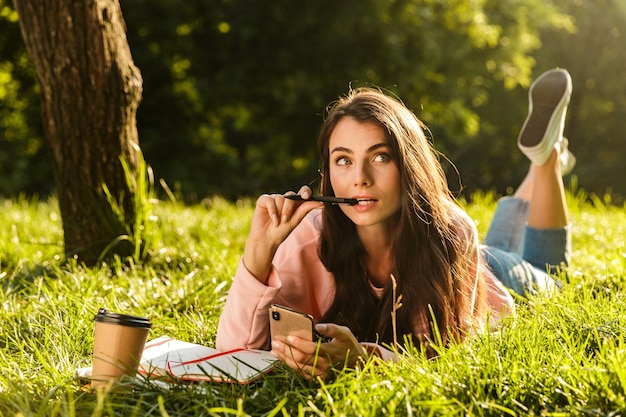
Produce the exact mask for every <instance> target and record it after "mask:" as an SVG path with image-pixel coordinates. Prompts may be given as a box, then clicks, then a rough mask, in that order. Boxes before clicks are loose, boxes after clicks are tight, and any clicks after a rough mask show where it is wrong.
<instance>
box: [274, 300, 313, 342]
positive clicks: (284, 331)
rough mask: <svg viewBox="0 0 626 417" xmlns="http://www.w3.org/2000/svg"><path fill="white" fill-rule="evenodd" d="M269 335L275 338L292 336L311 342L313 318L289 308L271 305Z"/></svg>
mask: <svg viewBox="0 0 626 417" xmlns="http://www.w3.org/2000/svg"><path fill="white" fill-rule="evenodd" d="M269 314H270V334H271V336H272V339H274V338H275V337H276V336H285V337H286V336H289V335H294V336H297V337H300V338H302V339H306V340H309V341H313V340H314V339H313V317H312V316H311V315H310V314H306V313H302V312H300V311H296V310H294V309H291V308H289V307H285V306H280V305H277V304H272V305H271V306H270V311H269Z"/></svg>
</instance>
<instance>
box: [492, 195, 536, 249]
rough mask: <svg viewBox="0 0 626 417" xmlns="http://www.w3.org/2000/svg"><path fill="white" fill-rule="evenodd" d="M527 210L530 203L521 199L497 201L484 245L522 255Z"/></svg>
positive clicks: (506, 198) (509, 198)
mask: <svg viewBox="0 0 626 417" xmlns="http://www.w3.org/2000/svg"><path fill="white" fill-rule="evenodd" d="M529 208H530V203H529V202H528V201H526V200H522V199H521V198H515V197H502V198H501V199H500V200H498V205H497V206H496V212H495V213H494V215H493V219H492V220H491V224H490V225H489V230H488V231H487V236H486V237H485V245H487V246H493V247H495V248H498V249H501V250H503V251H506V252H514V253H517V254H519V255H522V254H523V248H524V234H525V233H526V221H527V220H528V209H529Z"/></svg>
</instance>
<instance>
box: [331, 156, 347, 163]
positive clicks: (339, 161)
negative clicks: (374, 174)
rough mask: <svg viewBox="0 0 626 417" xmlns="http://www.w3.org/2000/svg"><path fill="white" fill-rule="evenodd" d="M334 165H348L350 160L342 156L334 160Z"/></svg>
mask: <svg viewBox="0 0 626 417" xmlns="http://www.w3.org/2000/svg"><path fill="white" fill-rule="evenodd" d="M335 163H336V164H337V165H349V164H350V160H349V159H348V158H346V157H345V156H342V157H340V158H337V159H336V160H335Z"/></svg>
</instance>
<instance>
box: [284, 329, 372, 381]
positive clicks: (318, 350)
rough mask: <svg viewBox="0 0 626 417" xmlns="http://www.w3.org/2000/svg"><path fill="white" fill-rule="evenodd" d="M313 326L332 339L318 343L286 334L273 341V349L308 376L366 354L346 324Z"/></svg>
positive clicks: (324, 372) (348, 364) (351, 363)
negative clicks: (284, 336)
mask: <svg viewBox="0 0 626 417" xmlns="http://www.w3.org/2000/svg"><path fill="white" fill-rule="evenodd" d="M315 329H316V330H317V331H318V333H320V334H322V335H323V336H327V337H330V338H332V341H331V342H329V343H319V342H310V341H308V340H305V339H302V338H299V337H296V336H287V337H286V338H279V339H278V340H274V341H272V353H273V354H274V356H276V357H277V358H278V359H280V360H281V361H282V362H284V363H285V364H286V365H288V366H289V367H290V368H292V369H295V370H296V371H298V372H299V373H300V374H301V375H303V376H304V377H305V378H307V379H311V378H315V377H318V376H321V377H324V376H327V375H328V374H329V372H330V370H331V369H333V368H338V369H343V368H345V367H354V366H355V365H356V363H357V361H358V360H359V359H364V358H365V356H366V351H365V349H364V348H363V347H362V346H361V345H360V344H359V342H358V341H357V340H356V337H354V335H353V334H352V332H351V331H350V329H348V328H347V327H344V326H338V325H336V324H318V325H317V326H315Z"/></svg>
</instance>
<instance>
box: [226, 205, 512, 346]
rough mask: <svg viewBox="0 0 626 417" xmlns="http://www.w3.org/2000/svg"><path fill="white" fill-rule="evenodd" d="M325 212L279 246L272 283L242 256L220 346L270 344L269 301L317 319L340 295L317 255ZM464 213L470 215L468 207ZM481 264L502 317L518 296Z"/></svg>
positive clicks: (313, 214)
mask: <svg viewBox="0 0 626 417" xmlns="http://www.w3.org/2000/svg"><path fill="white" fill-rule="evenodd" d="M321 214H322V213H321V210H314V211H312V212H311V213H309V214H308V215H307V217H305V218H304V220H302V222H301V223H300V224H299V225H298V226H297V227H296V228H295V229H294V230H293V231H292V232H291V234H290V235H289V237H287V239H286V240H285V241H284V242H283V243H282V244H281V245H280V246H279V248H278V251H277V252H276V255H275V256H274V260H273V262H272V268H271V271H270V275H269V279H268V281H267V285H264V284H262V283H261V282H259V281H258V280H257V279H256V278H255V277H254V276H253V275H252V274H250V272H248V270H247V269H246V267H245V265H244V264H243V262H242V261H241V262H240V263H239V267H238V268H237V272H236V274H235V278H234V280H233V284H232V286H231V288H230V291H229V294H228V299H227V300H226V305H225V306H224V310H223V311H222V315H221V316H220V321H219V325H218V329H217V341H216V347H217V349H220V350H228V349H235V348H248V349H268V348H269V344H270V332H269V306H270V304H273V303H274V304H281V305H285V306H288V307H291V308H294V309H296V310H299V311H303V312H305V313H308V314H311V315H312V316H313V318H314V319H315V321H316V322H318V321H319V320H320V318H321V317H322V316H323V315H324V313H325V312H326V311H327V310H328V308H329V307H330V306H331V304H332V302H333V297H334V294H335V279H334V276H333V274H331V273H330V272H328V271H327V270H326V268H325V267H324V265H323V264H322V262H321V260H320V259H319V257H318V252H317V248H318V240H319V238H320V226H321V219H322V216H321ZM463 215H464V216H466V217H467V215H466V214H465V213H464V212H463ZM467 219H468V220H469V217H467ZM468 224H471V225H473V224H474V223H473V222H471V221H470V222H469V223H468ZM474 236H476V234H474ZM474 246H475V247H476V248H478V245H474ZM479 269H480V271H481V272H482V273H479V274H478V278H479V279H480V277H484V279H485V280H486V283H487V298H488V304H489V306H490V308H491V310H492V312H491V317H492V320H493V319H495V320H498V319H499V317H500V315H501V314H504V313H507V312H509V311H511V310H512V309H513V299H512V297H511V295H510V294H509V292H508V291H507V290H506V288H505V287H504V286H503V285H502V283H501V282H500V281H499V280H498V279H497V278H495V277H494V276H493V274H492V273H491V271H489V269H488V268H487V267H486V266H483V265H480V266H479ZM372 288H374V287H372ZM375 290H378V289H375ZM378 291H380V292H381V293H382V290H378ZM378 351H379V353H380V354H381V356H383V357H384V358H389V357H391V352H388V351H385V350H384V349H383V348H380V347H379V348H378Z"/></svg>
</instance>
